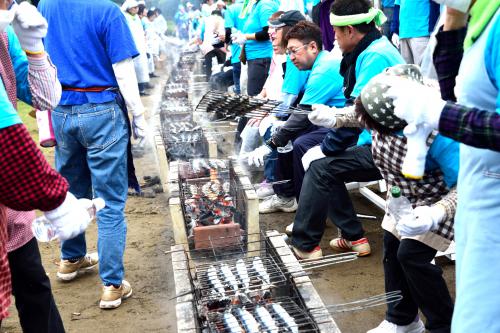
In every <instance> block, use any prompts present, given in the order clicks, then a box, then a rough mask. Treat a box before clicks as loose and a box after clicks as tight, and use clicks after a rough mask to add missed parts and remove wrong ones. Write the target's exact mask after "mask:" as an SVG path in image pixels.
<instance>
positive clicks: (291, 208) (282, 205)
mask: <svg viewBox="0 0 500 333" xmlns="http://www.w3.org/2000/svg"><path fill="white" fill-rule="evenodd" d="M296 210H297V200H295V198H293V197H292V198H284V197H280V196H278V195H277V194H274V195H272V196H270V197H269V198H267V199H265V200H264V201H262V202H261V203H260V204H259V213H262V214H267V213H274V212H279V211H281V212H285V213H293V212H295V211H296Z"/></svg>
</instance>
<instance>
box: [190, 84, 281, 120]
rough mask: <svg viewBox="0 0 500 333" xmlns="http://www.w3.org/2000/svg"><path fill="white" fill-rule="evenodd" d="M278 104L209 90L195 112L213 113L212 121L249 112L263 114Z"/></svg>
mask: <svg viewBox="0 0 500 333" xmlns="http://www.w3.org/2000/svg"><path fill="white" fill-rule="evenodd" d="M279 104H280V102H278V101H272V100H263V99H259V98H256V97H250V96H244V95H234V94H229V93H224V92H220V91H214V90H211V91H209V92H208V93H206V94H205V95H204V96H203V97H202V98H201V100H200V102H199V103H198V105H197V106H196V109H195V110H196V111H199V112H210V113H214V116H213V120H222V119H228V118H231V117H235V116H243V115H245V114H246V113H248V112H250V111H252V112H253V113H256V112H261V113H262V114H265V113H266V112H270V111H272V110H274V109H275V108H276V107H277V106H278V105H279Z"/></svg>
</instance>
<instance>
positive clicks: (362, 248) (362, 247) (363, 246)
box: [330, 237, 372, 257]
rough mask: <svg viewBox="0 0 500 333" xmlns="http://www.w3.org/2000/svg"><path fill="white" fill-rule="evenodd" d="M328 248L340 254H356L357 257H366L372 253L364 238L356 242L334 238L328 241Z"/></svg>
mask: <svg viewBox="0 0 500 333" xmlns="http://www.w3.org/2000/svg"><path fill="white" fill-rule="evenodd" d="M330 247H331V248H332V249H334V250H336V251H341V252H348V251H353V252H358V257H364V256H367V255H369V254H370V253H371V252H372V251H371V248H370V243H368V239H366V237H363V238H360V239H358V240H356V241H348V240H347V239H344V238H342V237H339V238H334V239H332V240H331V241H330Z"/></svg>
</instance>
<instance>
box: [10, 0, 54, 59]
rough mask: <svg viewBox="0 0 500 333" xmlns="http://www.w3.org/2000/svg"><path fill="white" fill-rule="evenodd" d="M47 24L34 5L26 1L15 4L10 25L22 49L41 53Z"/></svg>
mask: <svg viewBox="0 0 500 333" xmlns="http://www.w3.org/2000/svg"><path fill="white" fill-rule="evenodd" d="M47 26H48V24H47V20H45V18H44V17H43V16H42V14H40V12H39V11H38V10H37V9H36V7H35V6H33V5H30V4H29V3H28V2H27V1H24V2H21V3H20V4H19V5H18V6H17V9H16V16H15V18H14V21H12V27H13V28H14V31H15V33H16V35H17V38H18V39H19V43H20V44H21V47H22V48H23V50H25V51H27V52H28V53H34V54H37V53H42V52H43V51H44V47H43V42H42V38H44V37H45V36H46V35H47Z"/></svg>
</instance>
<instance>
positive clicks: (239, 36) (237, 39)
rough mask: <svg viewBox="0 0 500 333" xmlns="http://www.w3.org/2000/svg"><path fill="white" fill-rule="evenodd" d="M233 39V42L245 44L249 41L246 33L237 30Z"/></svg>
mask: <svg viewBox="0 0 500 333" xmlns="http://www.w3.org/2000/svg"><path fill="white" fill-rule="evenodd" d="M231 40H232V41H233V44H240V45H243V44H245V42H246V41H247V37H246V36H245V34H243V33H241V32H237V33H235V34H233V35H231Z"/></svg>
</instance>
